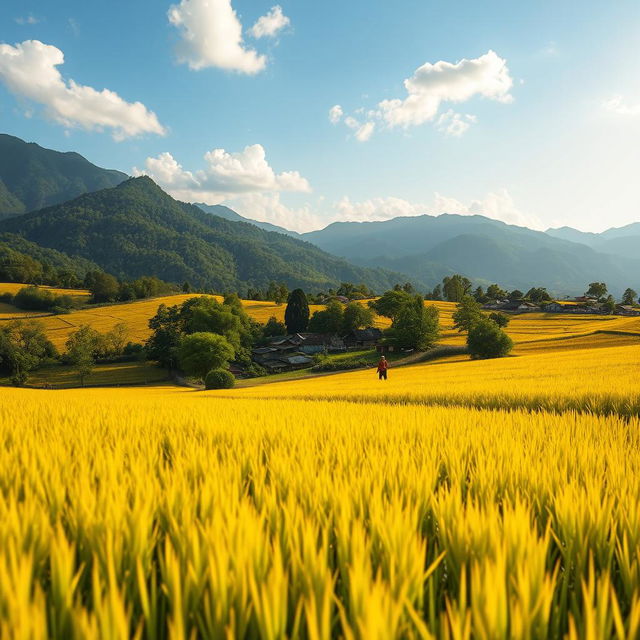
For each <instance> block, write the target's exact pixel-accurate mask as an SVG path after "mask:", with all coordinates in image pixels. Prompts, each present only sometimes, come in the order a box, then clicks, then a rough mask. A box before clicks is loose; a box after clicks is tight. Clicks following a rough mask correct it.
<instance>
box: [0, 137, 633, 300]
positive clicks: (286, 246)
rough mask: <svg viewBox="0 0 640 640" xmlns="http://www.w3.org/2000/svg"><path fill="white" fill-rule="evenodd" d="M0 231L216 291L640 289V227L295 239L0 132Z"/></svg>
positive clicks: (53, 256)
mask: <svg viewBox="0 0 640 640" xmlns="http://www.w3.org/2000/svg"><path fill="white" fill-rule="evenodd" d="M3 216H4V217H5V219H4V220H2V217H3ZM0 234H1V235H0V245H2V247H4V248H5V250H6V249H14V250H16V251H20V252H22V253H26V254H28V255H31V256H32V257H34V258H36V259H38V260H41V261H42V260H45V261H47V262H49V263H55V264H57V265H64V267H65V268H67V267H68V266H69V265H70V264H72V263H74V262H73V261H74V260H76V262H75V263H74V264H75V269H74V270H75V271H76V272H81V271H82V270H83V269H86V268H87V265H89V264H90V265H94V266H95V265H98V266H100V267H101V268H103V269H105V270H106V271H109V272H111V273H114V274H115V275H118V276H121V277H127V278H134V277H138V276H140V275H156V276H158V277H160V278H163V279H165V280H169V281H173V282H182V281H184V280H188V281H189V282H191V283H192V284H194V285H196V286H201V287H207V288H213V289H217V290H221V291H222V290H226V289H236V290H243V289H245V288H248V287H254V288H255V287H264V286H266V285H267V284H268V283H269V282H270V281H276V282H286V283H287V284H288V285H289V286H290V287H292V286H301V287H303V288H306V289H309V290H311V291H314V290H321V289H326V288H329V287H333V286H336V285H337V284H339V283H340V282H342V281H345V282H346V281H351V282H356V283H360V282H364V283H366V284H367V285H368V286H369V287H371V288H373V289H374V290H378V291H381V290H384V289H386V288H388V287H390V286H391V285H393V284H394V283H396V282H405V281H407V280H408V281H411V282H413V283H414V285H416V286H417V287H418V288H420V289H422V290H424V289H427V288H429V289H430V288H432V287H433V286H434V285H435V284H437V283H438V282H440V281H441V280H442V278H443V277H444V276H447V275H451V274H453V273H462V274H464V275H466V276H467V277H469V278H470V279H471V280H472V281H474V283H476V284H489V283H493V282H497V283H499V284H500V285H501V286H503V287H505V288H508V289H514V288H518V289H525V290H526V289H528V288H530V287H532V286H545V287H547V288H548V289H549V290H550V291H551V292H553V293H556V294H558V295H561V294H574V295H575V294H579V293H582V292H584V290H585V288H586V286H587V285H588V283H589V282H591V281H604V282H606V283H607V284H608V285H609V289H610V290H611V291H612V292H613V293H614V294H616V295H619V294H620V293H621V292H622V291H623V290H624V289H625V288H627V287H633V288H635V289H637V288H638V287H639V286H640V282H638V280H640V250H639V248H640V223H634V224H631V225H628V226H626V227H622V228H619V229H609V230H608V231H605V232H603V233H599V234H597V233H586V232H582V231H578V230H576V229H572V228H569V227H562V228H559V229H548V230H547V231H546V232H541V231H533V230H531V229H527V228H524V227H517V226H514V225H508V224H506V223H503V222H500V221H497V220H493V219H491V218H487V217H484V216H481V215H474V216H469V215H456V214H442V215H439V216H430V215H422V216H415V217H400V218H394V219H392V220H387V221H383V222H337V223H333V224H331V225H329V226H328V227H326V228H324V229H322V230H320V231H312V232H309V233H304V234H297V233H295V232H293V231H289V230H287V229H284V228H282V227H278V226H276V225H272V224H269V223H265V222H258V221H255V220H251V219H249V218H245V217H243V216H241V215H240V214H238V213H236V212H235V211H233V209H230V208H229V207H226V206H223V205H207V204H204V203H198V204H197V205H194V204H185V203H182V202H178V201H176V200H174V199H173V198H171V197H170V196H169V195H168V194H166V193H165V192H164V191H162V189H160V187H158V186H157V185H156V184H155V183H154V182H153V181H152V180H151V179H149V178H146V177H143V178H136V179H128V176H127V175H126V174H124V173H121V172H119V171H113V170H108V169H102V168H100V167H97V166H96V165H93V164H92V163H90V162H89V161H88V160H86V159H85V158H83V157H82V156H80V155H78V154H76V153H60V152H57V151H52V150H50V149H44V148H42V147H40V146H38V145H37V144H34V143H26V142H24V141H22V140H20V139H19V138H15V137H13V136H8V135H2V134H0ZM2 247H0V248H2ZM36 254H37V255H36ZM336 256H341V257H336Z"/></svg>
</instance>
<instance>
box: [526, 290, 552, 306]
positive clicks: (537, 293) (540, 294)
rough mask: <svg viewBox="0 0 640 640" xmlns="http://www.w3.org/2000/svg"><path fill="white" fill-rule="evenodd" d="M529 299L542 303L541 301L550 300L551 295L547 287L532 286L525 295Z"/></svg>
mask: <svg viewBox="0 0 640 640" xmlns="http://www.w3.org/2000/svg"><path fill="white" fill-rule="evenodd" d="M524 297H525V298H526V299H527V300H531V302H535V303H536V304H540V303H541V302H549V301H550V300H551V296H550V295H549V292H548V291H547V290H546V289H545V287H531V289H529V291H527V293H526V294H525V296H524Z"/></svg>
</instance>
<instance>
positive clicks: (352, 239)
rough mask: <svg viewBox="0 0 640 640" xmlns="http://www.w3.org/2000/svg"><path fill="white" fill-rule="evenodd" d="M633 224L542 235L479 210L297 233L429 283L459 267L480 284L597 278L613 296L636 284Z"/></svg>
mask: <svg viewBox="0 0 640 640" xmlns="http://www.w3.org/2000/svg"><path fill="white" fill-rule="evenodd" d="M638 230H640V224H636V225H629V226H628V227H625V228H624V229H618V230H610V232H605V233H604V234H583V233H582V232H579V231H575V230H570V229H565V230H555V231H553V230H551V231H550V232H548V233H546V232H541V231H533V230H531V229H527V228H525V227H517V226H514V225H508V224H506V223H504V222H500V221H498V220H493V219H491V218H487V217H484V216H479V215H474V216H469V215H456V214H442V215H439V216H429V215H423V216H415V217H401V218H394V219H392V220H387V221H384V222H336V223H334V224H331V225H329V226H328V227H326V228H324V229H322V230H320V231H312V232H310V233H305V234H302V237H303V238H304V239H305V240H308V241H309V242H312V243H313V244H315V245H316V246H318V247H320V248H322V249H324V250H325V251H328V252H329V253H332V254H335V255H340V256H343V257H344V258H346V259H347V260H350V261H352V262H355V263H356V264H360V265H363V266H372V265H376V266H379V267H383V268H386V269H393V270H396V271H400V272H402V273H406V274H407V275H408V276H409V277H410V278H412V279H420V280H421V281H423V282H427V283H436V282H438V281H440V280H441V279H442V277H444V276H446V275H450V274H451V273H462V274H464V275H466V276H467V277H469V278H471V279H472V280H473V281H474V282H477V283H479V284H483V283H485V284H486V283H492V282H497V283H499V284H501V285H502V286H503V287H506V288H509V289H513V288H518V289H523V288H525V290H526V289H528V288H530V287H532V286H545V287H547V288H548V289H549V290H550V291H554V292H556V293H558V294H573V295H575V294H579V293H582V292H584V290H585V288H586V286H587V285H588V283H589V282H592V281H596V280H597V281H604V282H606V283H607V284H608V285H609V288H610V290H611V291H612V292H614V293H615V294H618V295H619V294H620V293H621V292H622V291H623V290H624V289H626V288H627V287H630V286H633V287H636V288H637V287H638V285H639V284H640V283H638V280H640V252H638V251H637V250H636V251H634V250H633V246H634V245H635V246H636V247H637V246H640V245H639V244H638V241H637V240H636V236H635V233H636V232H637V231H638ZM582 236H586V237H585V238H582ZM591 236H595V237H591ZM580 240H582V241H580ZM638 240H640V238H638ZM622 248H625V249H627V251H623V250H622Z"/></svg>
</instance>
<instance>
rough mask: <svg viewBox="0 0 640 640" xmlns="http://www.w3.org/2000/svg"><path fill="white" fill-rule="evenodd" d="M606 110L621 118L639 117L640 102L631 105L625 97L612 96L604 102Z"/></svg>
mask: <svg viewBox="0 0 640 640" xmlns="http://www.w3.org/2000/svg"><path fill="white" fill-rule="evenodd" d="M604 108H605V109H606V110H607V111H610V112H611V113H615V114H617V115H620V116H637V115H640V102H639V103H636V104H629V103H628V102H627V101H626V100H625V99H624V97H623V96H621V95H616V96H612V97H611V98H609V99H608V100H606V101H605V102H604Z"/></svg>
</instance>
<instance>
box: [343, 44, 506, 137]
mask: <svg viewBox="0 0 640 640" xmlns="http://www.w3.org/2000/svg"><path fill="white" fill-rule="evenodd" d="M404 87H405V89H406V92H407V95H406V96H405V97H403V98H392V99H385V100H382V101H380V102H379V103H378V105H377V107H376V108H375V109H372V110H369V111H368V114H367V115H368V118H369V121H373V120H374V119H377V120H379V121H381V123H382V124H383V125H384V127H386V128H388V129H394V128H402V129H408V128H410V127H415V126H419V125H422V124H424V123H425V122H431V121H434V120H435V122H436V126H437V128H438V129H440V130H442V131H443V132H445V133H447V134H448V135H454V136H460V135H462V134H463V133H464V132H465V131H466V130H467V129H468V128H469V125H470V124H471V123H472V122H474V116H469V115H466V116H462V115H460V114H457V113H455V112H454V111H453V110H450V111H447V112H445V113H444V114H441V116H440V118H437V117H438V114H439V113H440V109H441V107H442V105H443V104H445V103H462V102H467V101H468V100H470V99H471V98H473V97H475V96H481V97H484V98H488V99H490V100H496V101H498V102H503V103H508V102H511V101H512V100H513V96H512V95H511V93H510V91H511V88H512V87H513V78H512V77H511V75H510V73H509V69H508V67H507V61H506V60H505V59H504V58H501V57H500V56H499V55H498V54H497V53H496V52H495V51H492V50H489V51H488V52H487V53H485V54H484V55H482V56H480V57H478V58H473V59H466V58H464V59H462V60H460V61H459V62H455V63H453V62H446V61H444V60H440V61H438V62H435V63H431V62H426V63H425V64H423V65H422V66H421V67H419V68H418V69H416V71H415V72H414V74H413V75H412V76H411V77H410V78H407V79H406V80H405V81H404ZM357 111H361V109H359V110H357ZM345 123H346V124H347V126H350V125H349V123H348V122H347V119H345ZM367 139H368V138H367Z"/></svg>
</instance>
